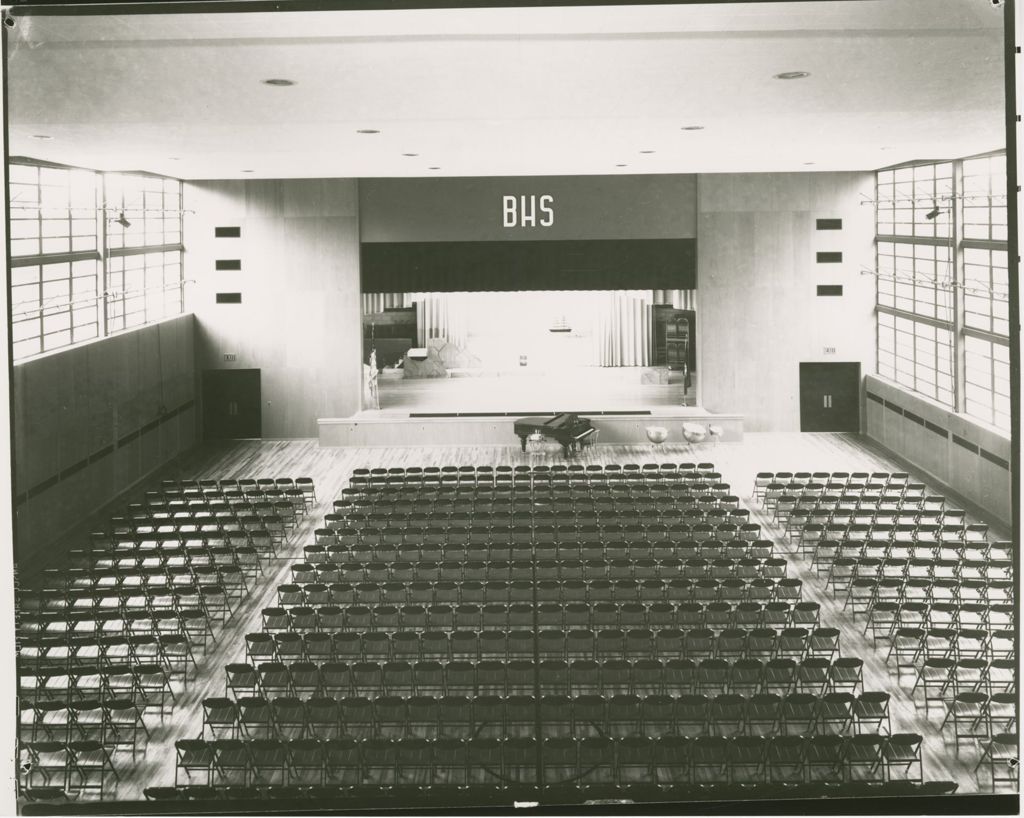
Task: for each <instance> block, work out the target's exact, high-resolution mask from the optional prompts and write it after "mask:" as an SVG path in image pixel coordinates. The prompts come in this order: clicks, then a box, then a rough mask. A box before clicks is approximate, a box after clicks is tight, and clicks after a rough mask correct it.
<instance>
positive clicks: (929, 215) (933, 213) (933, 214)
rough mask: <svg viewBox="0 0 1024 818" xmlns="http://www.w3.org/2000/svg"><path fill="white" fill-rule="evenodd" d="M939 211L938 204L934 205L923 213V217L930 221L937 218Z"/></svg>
mask: <svg viewBox="0 0 1024 818" xmlns="http://www.w3.org/2000/svg"><path fill="white" fill-rule="evenodd" d="M940 212H941V211H940V210H939V206H938V205H935V206H934V207H932V209H931V210H929V211H928V212H927V213H925V214H924V217H925V218H926V219H928V221H932V220H934V219H937V218H938V216H939V213H940Z"/></svg>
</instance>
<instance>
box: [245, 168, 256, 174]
mask: <svg viewBox="0 0 1024 818" xmlns="http://www.w3.org/2000/svg"><path fill="white" fill-rule="evenodd" d="M255 172H256V171H254V170H250V169H249V168H243V169H242V173H255Z"/></svg>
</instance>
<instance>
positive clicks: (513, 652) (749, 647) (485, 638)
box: [245, 627, 1009, 661]
mask: <svg viewBox="0 0 1024 818" xmlns="http://www.w3.org/2000/svg"><path fill="white" fill-rule="evenodd" d="M897 641H898V640H894V650H895V649H896V642H897ZM245 642H246V656H247V657H248V658H249V659H250V660H259V659H266V660H274V661H299V660H302V659H311V660H314V659H315V660H327V659H332V658H333V659H339V660H341V661H387V660H388V659H391V658H394V659H396V660H407V661H416V660H417V659H420V658H422V659H443V658H449V657H450V658H452V659H467V660H470V661H472V660H479V659H482V658H506V657H507V658H509V659H512V658H531V657H532V656H534V655H535V654H537V655H539V656H541V657H543V658H547V659H559V658H591V657H597V658H619V657H622V658H629V657H638V656H639V657H644V658H656V657H659V658H711V657H720V658H755V659H770V658H776V657H789V658H794V659H797V660H799V659H802V658H804V657H807V656H824V657H826V658H828V659H831V658H832V657H834V656H840V655H841V651H840V640H839V630H838V629H837V628H815V629H813V630H810V629H808V628H800V627H795V628H783V629H782V630H779V631H776V630H775V629H774V628H754V629H750V630H740V629H733V628H730V629H727V630H722V631H713V630H710V629H695V630H690V631H682V630H679V629H664V630H659V631H653V630H650V629H647V628H633V629H629V630H621V629H619V628H607V629H603V630H600V629H598V630H589V629H582V628H581V629H571V630H561V629H555V628H547V629H538V630H534V629H532V628H523V629H519V630H497V629H494V630H481V631H473V630H461V629H456V630H451V631H440V630H439V631H429V630H428V631H394V632H389V631H335V632H332V633H329V632H319V631H313V632H309V633H299V632H294V631H279V632H275V633H273V634H270V633H262V632H261V633H250V634H246V637H245ZM899 656H900V654H899V653H897V657H898V658H899ZM972 658H977V657H972ZM995 658H1009V657H1005V656H998V657H995Z"/></svg>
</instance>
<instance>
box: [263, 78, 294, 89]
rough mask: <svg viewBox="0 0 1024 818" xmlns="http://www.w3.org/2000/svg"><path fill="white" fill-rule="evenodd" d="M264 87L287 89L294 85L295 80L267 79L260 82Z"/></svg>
mask: <svg viewBox="0 0 1024 818" xmlns="http://www.w3.org/2000/svg"><path fill="white" fill-rule="evenodd" d="M262 82H263V84H264V85H273V86H274V87H275V88H287V87H288V86H290V85H295V80H283V79H269V80H262Z"/></svg>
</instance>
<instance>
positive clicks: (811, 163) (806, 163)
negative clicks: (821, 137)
mask: <svg viewBox="0 0 1024 818" xmlns="http://www.w3.org/2000/svg"><path fill="white" fill-rule="evenodd" d="M804 164H805V165H813V164H814V162H804Z"/></svg>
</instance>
